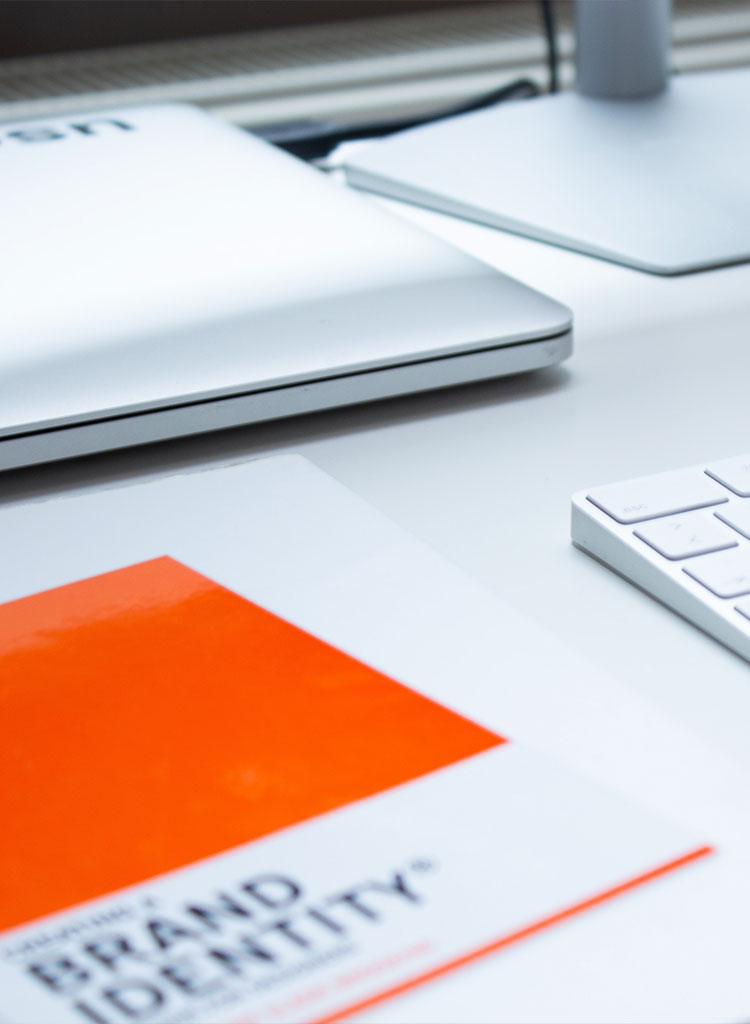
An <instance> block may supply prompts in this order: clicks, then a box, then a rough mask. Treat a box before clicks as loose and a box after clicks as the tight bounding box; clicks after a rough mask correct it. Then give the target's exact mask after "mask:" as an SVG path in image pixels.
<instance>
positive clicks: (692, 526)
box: [633, 512, 737, 561]
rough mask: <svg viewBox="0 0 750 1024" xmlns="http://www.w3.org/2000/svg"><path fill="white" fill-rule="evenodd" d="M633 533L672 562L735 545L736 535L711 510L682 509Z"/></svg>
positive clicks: (646, 524)
mask: <svg viewBox="0 0 750 1024" xmlns="http://www.w3.org/2000/svg"><path fill="white" fill-rule="evenodd" d="M633 532H634V533H635V535H636V537H640V539H641V540H642V541H645V542H646V544H648V545H649V546H650V547H652V548H654V550H655V551H658V552H659V554H660V555H664V557H665V558H670V559H672V560H673V561H674V560H675V559H678V558H691V557H693V556H695V555H705V554H707V553H708V552H710V551H721V550H722V549H723V548H733V547H737V538H736V536H735V535H734V534H733V533H732V531H731V530H730V529H729V528H728V527H726V526H723V525H722V524H721V523H719V522H717V520H716V519H715V517H714V516H712V515H711V513H710V512H683V513H682V514H681V515H676V516H667V517H666V518H663V519H654V520H652V521H651V522H648V523H645V524H644V525H643V526H640V527H639V528H638V529H637V530H634V531H633Z"/></svg>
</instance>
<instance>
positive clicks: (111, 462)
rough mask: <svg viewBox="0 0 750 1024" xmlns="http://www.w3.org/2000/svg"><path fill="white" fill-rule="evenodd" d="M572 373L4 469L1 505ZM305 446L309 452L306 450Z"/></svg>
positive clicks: (546, 388)
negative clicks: (21, 467)
mask: <svg viewBox="0 0 750 1024" xmlns="http://www.w3.org/2000/svg"><path fill="white" fill-rule="evenodd" d="M571 378H572V374H571V372H570V370H568V369H567V368H566V367H563V366H554V367H549V368H547V369H543V370H534V371H531V372H529V373H522V374H517V375H515V376H511V377H498V378H495V379H493V380H483V381H478V382H475V383H472V384H462V385H457V386H452V387H447V388H441V389H439V390H435V391H423V392H418V393H416V394H409V395H402V396H398V397H396V398H385V399H379V400H378V401H372V402H364V403H361V404H358V405H350V406H342V407H338V408H336V409H326V410H323V411H321V412H313V413H306V414H305V415H302V416H295V417H291V418H289V419H279V420H266V421H265V422H262V423H254V424H249V425H246V426H238V427H231V428H228V429H225V430H218V431H213V432H211V433H207V434H193V435H191V436H188V437H182V438H177V439H174V440H168V441H159V442H155V443H152V444H146V445H139V446H137V447H132V448H121V449H117V450H114V451H110V452H104V453H99V454H96V455H86V456H82V457H79V458H75V459H66V460H64V461H61V462H53V463H47V464H44V465H40V466H29V467H24V468H23V469H14V470H9V471H7V472H5V473H2V474H0V505H3V504H9V503H11V502H17V501H23V500H43V499H44V498H49V497H55V496H57V495H62V494H65V493H68V492H75V491H81V490H88V489H90V488H92V487H96V488H100V487H112V486H117V485H119V484H126V483H129V482H138V481H141V480H143V479H145V478H148V477H159V476H164V475H168V474H169V473H174V472H180V471H182V470H185V469H189V468H208V467H210V466H212V465H221V464H224V463H231V462H236V461H239V460H242V459H245V458H259V457H261V456H263V455H272V454H277V453H280V452H290V451H294V450H295V449H296V446H297V445H301V444H302V445H308V444H310V443H311V442H312V443H314V442H316V441H325V440H329V439H335V438H338V437H343V436H346V435H351V434H358V433H366V432H367V431H370V430H376V429H378V428H380V427H383V426H398V425H400V424H408V423H412V422H416V421H420V420H427V419H430V418H432V417H435V416H449V415H451V414H452V413H462V412H466V411H470V410H472V409H482V408H485V407H489V406H493V405H497V404H500V403H502V404H505V403H509V402H520V401H532V400H535V399H539V398H544V396H545V395H547V394H550V393H551V392H555V391H558V390H560V389H562V388H564V387H566V386H567V385H568V384H569V382H570V380H571ZM303 454H304V453H303Z"/></svg>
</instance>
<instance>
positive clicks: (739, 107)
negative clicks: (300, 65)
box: [345, 69, 750, 274]
mask: <svg viewBox="0 0 750 1024" xmlns="http://www.w3.org/2000/svg"><path fill="white" fill-rule="evenodd" d="M748 110H750V70H747V69H742V70H737V71H719V72H703V73H699V74H692V75H686V76H684V77H681V76H675V77H673V79H672V80H671V82H670V85H669V87H668V89H667V90H666V91H665V92H663V93H661V94H659V95H658V96H656V97H650V98H648V99H639V100H604V99H591V98H589V97H585V96H581V95H579V94H577V93H565V94H556V95H552V96H543V97H540V98H537V99H533V100H526V101H523V102H516V103H508V104H505V105H502V106H498V107H495V108H491V109H489V110H483V111H478V112H476V113H472V114H464V115H462V116H460V117H455V118H450V119H446V120H444V121H440V122H437V123H435V124H432V125H425V126H424V127H422V128H415V129H411V130H410V131H406V132H401V133H399V134H398V135H394V136H392V137H391V138H389V139H385V140H382V141H379V142H376V143H373V145H372V146H369V147H365V148H363V149H362V150H360V151H359V152H357V153H355V154H353V155H352V157H351V158H350V159H349V160H348V161H347V162H346V163H345V171H346V176H347V180H348V181H349V183H350V184H352V185H354V186H357V187H359V188H364V189H368V190H371V191H375V192H378V193H382V194H385V195H388V196H391V197H393V198H397V199H402V200H405V201H407V202H411V203H416V204H418V205H421V206H426V207H429V208H432V209H436V210H440V211H441V212H444V213H449V214H454V215H456V216H459V217H463V218H466V219H469V220H474V221H478V222H480V223H482V224H488V225H490V226H492V227H497V228H502V229H504V230H507V231H513V232H515V233H517V234H521V235H527V236H529V237H531V238H535V239H538V240H540V241H543V242H549V243H552V244H554V245H559V246H563V247H565V248H569V249H575V250H577V251H578V252H583V253H586V254H588V255H591V256H598V257H601V258H602V259H607V260H613V261H615V262H617V263H623V264H625V265H626V266H630V267H635V268H637V269H638V270H645V271H649V272H651V273H654V274H682V273H687V272H690V271H696V270H705V269H708V268H711V267H720V266H726V265H728V264H732V263H740V262H744V261H747V260H750V188H748V185H747V173H748V170H747V169H748V167H750V133H748V132H747V131H746V125H747V112H748Z"/></svg>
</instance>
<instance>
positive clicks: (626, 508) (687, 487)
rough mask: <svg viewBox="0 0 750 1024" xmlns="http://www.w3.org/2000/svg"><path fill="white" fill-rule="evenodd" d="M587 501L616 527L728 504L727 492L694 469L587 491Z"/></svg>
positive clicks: (646, 477)
mask: <svg viewBox="0 0 750 1024" xmlns="http://www.w3.org/2000/svg"><path fill="white" fill-rule="evenodd" d="M587 497H588V500H589V501H590V502H592V503H593V504H594V505H596V506H597V508H600V509H601V510H602V511H603V512H606V513H607V515H608V516H611V517H612V518H613V519H615V520H616V521H617V522H618V523H625V524H629V523H641V522H643V521H644V520H646V519H656V518H658V517H659V516H669V515H673V514H674V513H676V512H689V511H691V510H692V509H696V508H707V507H708V506H710V505H720V504H721V503H722V502H724V501H728V500H729V498H728V496H727V492H726V491H725V490H724V489H723V488H722V487H720V486H719V484H717V483H716V482H715V481H714V480H711V479H710V478H709V477H707V476H706V474H705V473H702V472H701V471H700V470H697V469H678V470H675V471H673V472H671V473H661V474H659V475H658V476H644V477H639V478H637V479H635V480H626V481H625V482H624V483H620V484H609V485H607V486H606V487H596V488H594V490H592V491H589V493H588V495H587Z"/></svg>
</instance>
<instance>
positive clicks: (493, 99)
mask: <svg viewBox="0 0 750 1024" xmlns="http://www.w3.org/2000/svg"><path fill="white" fill-rule="evenodd" d="M540 92H541V90H540V88H539V86H538V85H537V84H536V82H533V81H532V80H531V79H530V78H518V79H516V81H514V82H510V83H509V84H508V85H504V86H502V87H501V88H500V89H493V90H492V92H488V93H484V94H483V95H482V96H479V97H475V98H474V99H473V100H469V101H468V102H467V103H462V104H459V105H458V106H455V107H451V108H450V109H449V110H441V111H440V112H439V113H437V114H433V115H431V116H430V117H420V118H416V119H414V118H410V119H408V120H399V121H371V122H369V123H366V124H357V125H351V126H344V125H339V124H337V123H336V122H333V121H328V122H323V123H319V122H306V123H305V122H303V123H299V122H297V123H296V124H289V125H272V126H268V127H261V128H257V129H255V134H256V135H260V136H262V137H263V138H264V139H266V140H267V141H268V142H273V143H274V145H276V146H279V147H280V148H281V149H284V150H286V151H287V153H292V154H293V155H294V156H297V157H300V158H301V159H302V160H319V159H321V158H322V157H324V156H327V155H328V153H331V152H332V151H333V150H334V149H335V148H336V146H338V145H339V143H341V142H351V141H352V140H354V139H374V138H380V137H381V136H383V135H392V134H394V132H402V131H405V130H406V129H407V128H417V127H418V126H420V125H423V124H432V123H433V122H435V121H442V120H444V119H445V118H448V117H455V116H456V115H457V114H468V113H470V112H471V111H473V110H482V109H483V108H484V107H491V106H494V105H495V104H496V103H503V102H505V101H506V100H513V99H526V98H527V97H531V96H538V95H539V93H540Z"/></svg>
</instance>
